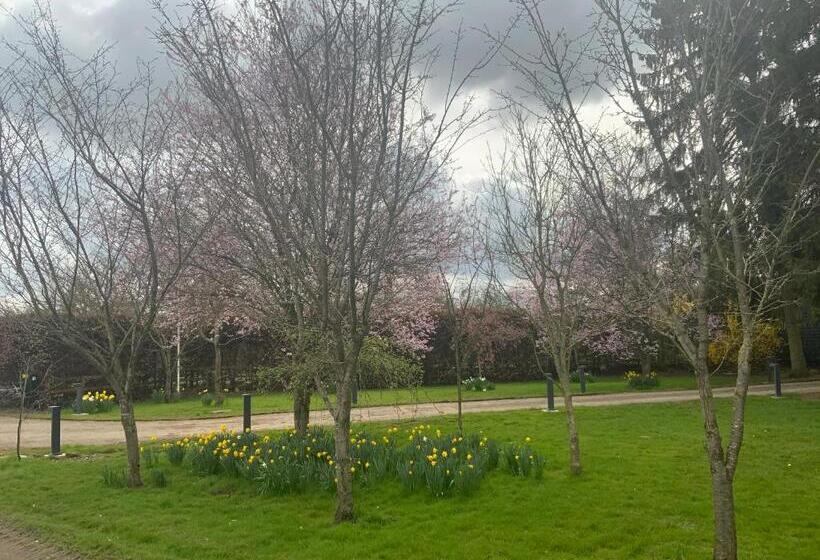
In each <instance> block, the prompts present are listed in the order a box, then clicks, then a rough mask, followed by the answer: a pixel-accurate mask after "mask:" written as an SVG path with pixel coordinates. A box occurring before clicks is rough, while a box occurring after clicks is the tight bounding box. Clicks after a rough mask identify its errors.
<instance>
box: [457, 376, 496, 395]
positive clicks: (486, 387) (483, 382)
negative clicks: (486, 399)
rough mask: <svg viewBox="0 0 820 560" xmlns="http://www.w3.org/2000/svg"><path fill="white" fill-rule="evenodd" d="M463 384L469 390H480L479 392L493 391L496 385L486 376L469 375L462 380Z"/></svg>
mask: <svg viewBox="0 0 820 560" xmlns="http://www.w3.org/2000/svg"><path fill="white" fill-rule="evenodd" d="M461 385H462V386H463V387H464V388H465V389H466V390H467V391H479V392H486V391H492V390H493V389H495V385H494V384H493V383H492V382H490V381H487V378H486V377H483V376H482V377H468V378H467V379H465V380H464V381H462V382H461Z"/></svg>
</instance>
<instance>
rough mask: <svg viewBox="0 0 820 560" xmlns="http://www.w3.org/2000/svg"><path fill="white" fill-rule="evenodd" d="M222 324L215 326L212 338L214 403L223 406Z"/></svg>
mask: <svg viewBox="0 0 820 560" xmlns="http://www.w3.org/2000/svg"><path fill="white" fill-rule="evenodd" d="M221 330H222V326H221V325H216V326H215V327H214V336H213V338H212V339H211V340H212V341H213V345H214V404H215V405H216V406H222V401H223V399H224V395H223V394H222V344H221V343H220V341H219V337H220V334H221Z"/></svg>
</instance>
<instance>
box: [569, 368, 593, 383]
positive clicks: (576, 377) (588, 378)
mask: <svg viewBox="0 0 820 560" xmlns="http://www.w3.org/2000/svg"><path fill="white" fill-rule="evenodd" d="M569 380H570V381H571V382H572V383H580V382H581V375H580V374H579V373H578V372H577V371H573V372H572V373H570V374H569ZM595 381H596V379H595V376H593V375H592V374H590V373H589V372H584V382H585V383H595Z"/></svg>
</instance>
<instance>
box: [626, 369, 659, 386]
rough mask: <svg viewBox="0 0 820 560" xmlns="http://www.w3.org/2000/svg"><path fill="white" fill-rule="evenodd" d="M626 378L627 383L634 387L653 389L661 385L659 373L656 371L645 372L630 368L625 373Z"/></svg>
mask: <svg viewBox="0 0 820 560" xmlns="http://www.w3.org/2000/svg"><path fill="white" fill-rule="evenodd" d="M624 379H626V383H627V385H629V386H630V387H632V388H633V389H651V388H653V387H657V386H658V385H660V381H659V380H658V374H657V373H655V372H654V371H650V372H649V373H647V374H643V373H638V372H637V371H632V370H630V371H628V372H626V373H625V374H624Z"/></svg>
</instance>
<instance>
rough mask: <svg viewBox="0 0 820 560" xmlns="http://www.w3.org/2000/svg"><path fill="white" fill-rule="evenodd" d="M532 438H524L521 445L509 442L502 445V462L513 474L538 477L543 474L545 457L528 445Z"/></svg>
mask: <svg viewBox="0 0 820 560" xmlns="http://www.w3.org/2000/svg"><path fill="white" fill-rule="evenodd" d="M530 443H532V438H530V437H529V436H528V437H526V438H524V443H523V444H522V445H517V444H514V443H513V444H509V445H506V446H504V451H503V453H504V464H505V465H506V466H507V470H508V471H509V473H510V474H512V475H514V476H523V477H528V476H531V477H533V478H538V479H540V478H541V477H542V476H543V474H544V467H545V466H546V463H547V461H546V459H544V457H543V456H542V455H541V454H539V453H538V452H536V451H534V450H533V449H532V447H530Z"/></svg>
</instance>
